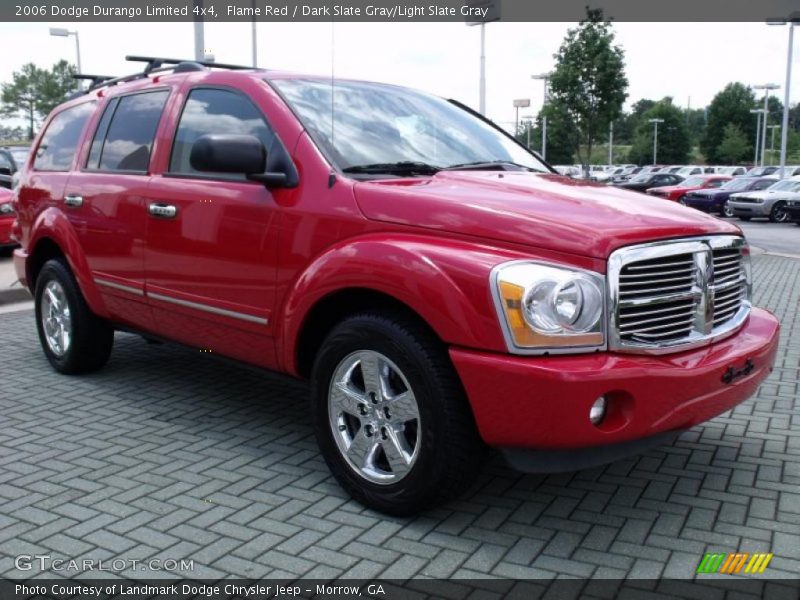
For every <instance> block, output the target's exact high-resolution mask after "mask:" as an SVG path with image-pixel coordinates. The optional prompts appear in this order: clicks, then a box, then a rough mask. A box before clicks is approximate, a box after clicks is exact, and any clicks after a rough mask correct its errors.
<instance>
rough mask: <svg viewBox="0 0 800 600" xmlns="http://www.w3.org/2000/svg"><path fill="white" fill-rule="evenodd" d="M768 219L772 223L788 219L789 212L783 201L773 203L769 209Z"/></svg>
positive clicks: (783, 221)
mask: <svg viewBox="0 0 800 600" xmlns="http://www.w3.org/2000/svg"><path fill="white" fill-rule="evenodd" d="M769 220H770V221H772V222H773V223H785V222H786V221H788V220H789V213H788V211H787V210H786V203H785V202H776V203H775V206H773V207H772V210H771V211H769Z"/></svg>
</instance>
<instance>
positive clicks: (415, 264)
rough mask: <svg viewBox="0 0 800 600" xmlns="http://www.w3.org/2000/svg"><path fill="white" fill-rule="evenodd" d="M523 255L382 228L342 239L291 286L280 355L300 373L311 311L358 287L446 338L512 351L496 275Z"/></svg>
mask: <svg viewBox="0 0 800 600" xmlns="http://www.w3.org/2000/svg"><path fill="white" fill-rule="evenodd" d="M527 256H530V254H528V255H527ZM522 257H523V255H521V254H519V253H517V252H514V251H510V250H504V249H498V248H494V247H491V246H486V245H481V244H475V243H470V242H464V241H458V240H453V239H443V238H431V237H428V236H424V235H414V234H391V233H390V234H387V233H380V234H377V233H375V234H368V235H364V236H361V237H358V238H356V239H350V240H345V241H342V242H340V243H338V244H336V245H334V246H331V247H330V248H328V249H327V250H326V251H325V252H324V253H323V254H321V255H319V256H318V257H317V258H315V259H314V260H313V261H312V262H311V263H310V264H309V265H308V266H307V267H306V269H305V270H304V271H303V272H302V273H301V274H300V275H299V276H298V278H297V279H296V280H295V283H294V285H293V286H292V288H291V289H290V290H289V291H288V292H287V294H286V300H285V302H284V305H283V306H284V308H283V311H282V314H283V318H282V319H280V320H278V323H279V330H278V331H277V332H276V334H277V349H278V355H279V360H280V361H281V364H282V365H283V367H284V369H285V370H287V371H288V372H289V373H291V374H293V375H297V374H298V365H297V343H298V339H299V334H300V331H301V329H302V327H303V324H304V322H305V320H306V317H307V316H308V314H309V312H310V311H311V309H312V308H313V307H314V306H315V305H316V304H317V302H319V301H320V300H322V299H323V298H325V297H327V296H329V295H330V294H333V293H335V292H338V291H342V290H346V289H353V288H360V289H369V290H372V291H376V292H381V293H383V294H386V295H388V296H391V297H393V298H394V299H396V300H398V301H400V302H402V303H404V304H405V305H407V306H408V307H410V308H411V309H412V310H414V311H415V312H416V313H417V314H418V315H420V316H421V317H422V318H423V319H424V320H425V321H426V322H427V323H428V325H429V326H430V327H431V328H432V329H433V330H434V331H435V332H436V334H437V335H438V336H439V337H440V338H441V339H442V340H443V341H444V342H445V343H447V344H451V345H458V346H463V347H468V348H480V349H482V350H487V351H496V352H506V346H505V342H504V340H503V336H502V332H501V329H500V324H499V323H498V322H497V315H496V312H495V309H494V305H493V302H492V298H491V293H490V290H489V274H490V272H491V270H492V268H493V267H494V266H495V265H496V264H498V263H500V262H504V261H506V260H513V259H517V258H522Z"/></svg>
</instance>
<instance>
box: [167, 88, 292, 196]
mask: <svg viewBox="0 0 800 600" xmlns="http://www.w3.org/2000/svg"><path fill="white" fill-rule="evenodd" d="M195 90H216V91H220V92H232V93H234V94H236V95H237V96H241V97H242V98H244V99H245V100H246V101H247V102H249V103H250V104H251V105H252V106H253V108H254V109H255V110H256V112H257V113H258V114H259V115H261V118H262V119H264V122H265V123H266V124H267V127H269V129H270V130H271V131H272V135H273V136H274V141H273V143H274V142H278V143H279V144H280V145H281V146H283V148H284V150H285V149H286V146H285V145H284V143H283V140H281V138H280V137H279V136H278V132H277V130H276V129H275V127H273V126H272V122H271V121H270V120H269V119H268V118H267V115H265V114H264V111H263V110H261V107H260V106H259V105H258V103H257V102H255V101H254V100H253V98H251V97H250V96H249V95H248V94H246V93H245V92H243V91H242V90H240V89H238V88H236V87H233V86H229V85H222V84H208V83H198V84H197V85H193V86H191V87H190V88H189V89H188V90H187V91H186V97H185V98H184V100H183V105H182V106H181V112H180V114H179V115H178V118H177V120H176V121H175V127H174V128H173V130H172V132H171V136H172V143H171V144H170V149H169V160H167V169H166V170H165V171H164V172H163V173H162V174H161V176H162V177H168V178H170V179H197V180H201V181H223V182H225V183H249V184H255V185H258V186H261V187H264V184H263V183H261V182H260V181H255V180H254V179H241V178H237V177H233V176H231V177H225V176H222V175H219V174H209V175H206V174H203V173H180V172H178V171H171V170H170V167H171V166H172V153H173V152H175V142H176V140H177V139H178V129H179V128H180V126H181V119H183V113H184V111H185V110H186V105H187V104H188V103H189V96H191V95H192V92H194V91H195ZM287 154H288V152H287ZM289 156H291V155H289Z"/></svg>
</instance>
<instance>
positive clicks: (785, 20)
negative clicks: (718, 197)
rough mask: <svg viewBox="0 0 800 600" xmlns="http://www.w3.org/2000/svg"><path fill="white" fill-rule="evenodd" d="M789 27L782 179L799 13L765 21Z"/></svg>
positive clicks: (782, 166) (784, 169) (784, 99)
mask: <svg viewBox="0 0 800 600" xmlns="http://www.w3.org/2000/svg"><path fill="white" fill-rule="evenodd" d="M787 23H788V25H789V52H788V58H787V59H786V83H785V84H784V92H783V93H784V96H783V119H782V122H781V168H780V169H779V170H778V173H780V175H779V177H780V178H781V179H783V175H784V173H785V171H786V144H787V142H788V139H789V137H788V136H789V89H790V88H791V85H792V45H793V42H794V27H795V25H797V24H798V23H800V11H798V12H793V13H792V14H790V15H789V16H788V17H786V18H777V19H769V20H767V24H768V25H786V24H787Z"/></svg>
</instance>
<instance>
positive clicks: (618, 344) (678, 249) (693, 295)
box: [607, 235, 752, 355]
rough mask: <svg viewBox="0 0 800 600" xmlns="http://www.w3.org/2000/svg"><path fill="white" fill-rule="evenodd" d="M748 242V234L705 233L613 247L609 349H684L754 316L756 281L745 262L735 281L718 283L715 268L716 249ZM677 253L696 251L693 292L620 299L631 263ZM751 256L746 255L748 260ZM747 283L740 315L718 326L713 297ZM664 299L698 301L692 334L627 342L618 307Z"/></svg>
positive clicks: (710, 341) (725, 332) (719, 335)
mask: <svg viewBox="0 0 800 600" xmlns="http://www.w3.org/2000/svg"><path fill="white" fill-rule="evenodd" d="M745 246H747V242H746V241H745V239H744V238H743V237H740V236H732V235H720V236H702V237H696V238H683V239H678V240H663V241H658V242H651V243H647V244H640V245H637V246H628V247H625V248H620V249H619V250H616V251H614V252H613V253H612V254H611V256H610V257H609V259H608V276H607V282H608V286H607V289H608V294H609V296H608V305H609V310H608V319H609V322H608V327H607V331H608V338H607V339H608V349H609V350H611V351H617V352H629V353H636V354H655V355H658V354H668V353H672V352H682V351H684V350H691V349H693V348H699V347H702V346H708V345H710V344H713V343H714V342H717V341H719V340H721V339H724V338H726V337H730V336H731V335H733V334H734V333H736V332H737V331H738V330H739V329H740V328H741V326H742V325H743V324H744V321H745V320H746V319H747V317H748V316H749V314H750V308H751V306H752V304H751V292H752V285H751V281H750V269H749V266H747V265H746V264H743V265H742V274H741V275H740V276H739V277H737V278H736V279H735V280H733V281H725V282H722V283H720V284H719V286H717V285H715V282H714V268H713V257H712V252H713V250H719V249H726V248H730V249H738V250H740V251H741V249H742V248H743V247H745ZM677 254H692V255H693V256H694V261H695V266H696V267H697V270H696V281H695V282H694V285H693V286H692V290H691V292H689V293H686V294H673V295H670V296H660V297H659V296H655V297H653V298H640V299H637V301H625V300H622V299H621V298H620V294H619V287H620V273H621V272H622V269H623V267H625V265H627V264H629V263H633V262H639V261H643V260H649V259H654V258H663V257H668V256H672V255H677ZM748 260H749V258H748V257H747V256H745V255H742V261H743V263H744V262H746V261H748ZM741 283H744V284H745V285H744V290H745V291H744V294H743V298H742V304H741V307H740V308H739V310H738V311H737V312H736V314H735V315H734V316H733V318H731V319H730V320H728V321H727V322H725V323H723V324H722V325H720V326H719V327H716V328H715V327H714V326H713V325H714V300H715V298H714V296H715V293H716V292H717V291H718V290H719V291H721V290H724V289H726V288H728V287H731V286H734V285H739V284H741ZM665 299H670V300H679V299H693V300H694V301H695V302H696V303H697V305H696V311H695V313H694V323H693V327H692V332H691V333H690V334H689V335H688V336H686V337H684V338H681V339H678V340H671V341H668V342H655V343H646V342H631V341H629V340H623V339H622V337H621V334H620V321H619V310H620V308H621V307H624V306H630V305H634V306H648V305H654V306H656V305H658V304H660V303H663V302H664V301H665Z"/></svg>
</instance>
